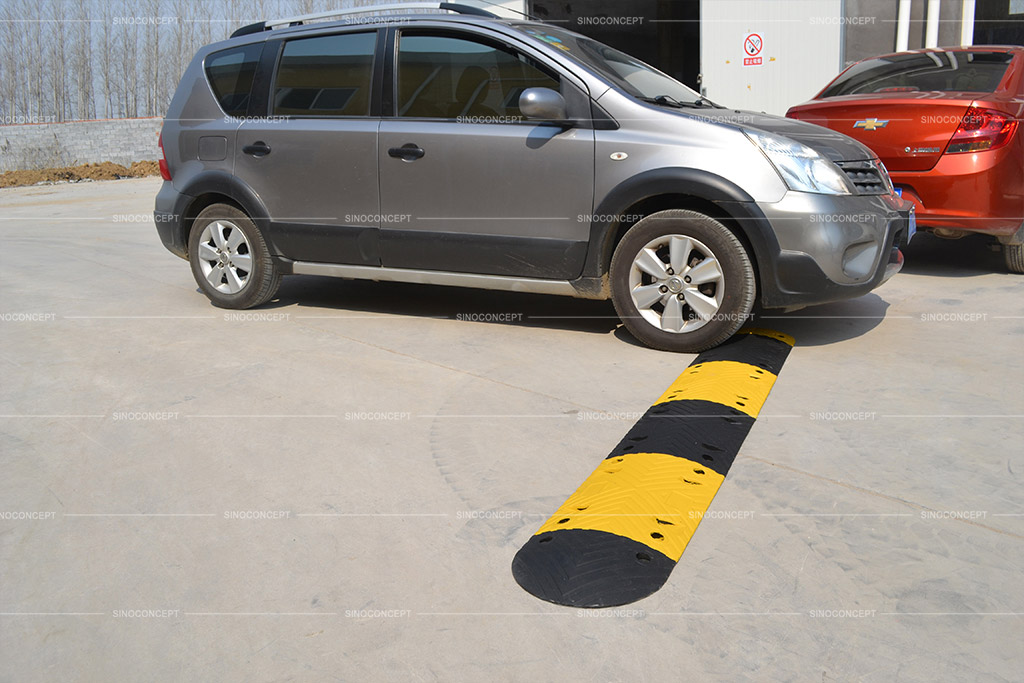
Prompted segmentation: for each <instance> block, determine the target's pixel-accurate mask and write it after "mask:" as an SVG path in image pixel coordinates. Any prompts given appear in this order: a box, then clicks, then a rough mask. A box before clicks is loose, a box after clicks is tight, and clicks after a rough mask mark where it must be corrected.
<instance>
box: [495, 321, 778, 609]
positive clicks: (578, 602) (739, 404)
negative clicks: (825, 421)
mask: <svg viewBox="0 0 1024 683" xmlns="http://www.w3.org/2000/svg"><path fill="white" fill-rule="evenodd" d="M792 347H793V338H792V337H790V336H788V335H785V334H782V333H780V332H775V331H772V330H761V329H746V330H742V331H741V333H740V334H738V335H737V336H736V337H734V338H733V339H732V340H730V341H729V342H727V343H726V344H723V345H722V346H719V347H717V348H714V349H711V350H710V351H705V352H704V353H702V354H700V355H699V356H697V358H696V359H695V360H694V361H693V363H691V364H690V366H689V367H688V368H687V369H686V371H684V372H683V374H681V375H680V376H679V378H678V379H677V380H676V381H675V382H673V383H672V385H671V386H670V387H669V388H668V390H667V391H666V392H665V393H664V394H662V396H661V398H659V399H658V400H657V401H656V402H655V403H654V405H652V406H651V407H650V409H649V410H648V411H647V412H646V413H644V416H643V417H641V418H640V420H639V421H638V422H637V423H636V424H635V425H634V426H633V428H632V429H630V430H629V432H628V433H627V434H626V436H625V437H624V438H623V439H622V441H620V442H619V444H618V445H617V446H616V447H615V448H614V449H613V450H612V452H611V454H610V455H609V456H608V457H607V458H605V459H604V460H603V461H602V462H601V464H600V466H598V468H597V469H596V470H594V472H593V473H592V474H591V475H590V476H589V477H588V478H587V479H586V481H584V482H583V484H582V485H580V487H579V488H578V489H577V490H576V492H575V493H573V494H572V495H571V496H570V497H569V499H568V500H567V501H565V503H564V504H563V505H562V506H561V507H559V508H558V511H557V512H556V513H555V514H554V515H552V516H551V518H550V519H548V521H547V522H545V523H544V524H543V526H541V528H540V529H539V530H538V531H537V533H536V534H534V535H533V537H531V538H530V540H529V541H528V542H527V543H526V545H524V546H523V547H522V548H521V549H520V550H519V552H518V553H516V557H515V559H514V560H513V561H512V575H513V576H514V577H515V579H516V582H518V583H519V585H520V586H522V587H523V588H524V589H525V590H526V591H528V592H530V593H532V594H533V595H535V596H537V597H538V598H541V599H542V600H547V601H549V602H553V603H557V604H559V605H570V606H573V607H613V606H616V605H624V604H627V603H630V602H634V601H636V600H639V599H640V598H644V597H647V596H648V595H650V594H651V593H654V592H655V591H656V590H658V589H659V588H661V586H662V585H664V583H665V581H666V580H667V579H668V577H669V574H671V573H672V568H673V567H675V565H676V562H678V560H679V558H680V557H681V556H682V554H683V551H684V550H685V549H686V545H687V544H688V543H689V542H690V538H692V537H693V534H694V532H695V531H696V530H697V525H698V524H700V520H701V519H702V518H703V516H704V512H705V511H706V510H707V509H708V507H709V506H710V505H711V500H712V499H713V498H714V497H715V493H717V492H718V487H719V486H721V485H722V482H723V481H725V475H726V473H728V471H729V467H730V466H732V462H733V460H735V458H736V454H737V453H738V452H739V449H740V446H742V445H743V440H744V439H745V438H746V436H747V433H748V432H749V431H750V428H751V426H753V424H754V420H755V418H756V417H757V416H758V414H759V413H760V411H761V407H762V406H763V405H764V402H765V400H766V399H767V398H768V393H769V392H770V391H771V388H772V386H773V385H774V384H775V380H776V378H777V377H778V374H779V371H780V370H781V369H782V365H783V363H785V361H786V357H787V356H788V355H789V352H790V350H791V349H792Z"/></svg>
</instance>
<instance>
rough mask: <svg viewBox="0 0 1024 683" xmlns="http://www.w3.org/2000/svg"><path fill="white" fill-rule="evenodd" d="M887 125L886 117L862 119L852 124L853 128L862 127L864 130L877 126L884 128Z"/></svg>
mask: <svg viewBox="0 0 1024 683" xmlns="http://www.w3.org/2000/svg"><path fill="white" fill-rule="evenodd" d="M888 125H889V120H888V119H883V120H881V121H879V120H878V119H863V120H861V121H858V122H857V123H855V124H853V127H854V128H863V129H864V130H875V129H877V128H885V127H886V126H888Z"/></svg>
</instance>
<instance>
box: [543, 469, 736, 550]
mask: <svg viewBox="0 0 1024 683" xmlns="http://www.w3.org/2000/svg"><path fill="white" fill-rule="evenodd" d="M724 480H725V477H723V476H722V475H721V474H718V473H717V472H715V471H714V470H711V469H709V468H707V467H702V466H701V465H700V464H699V463H695V462H693V461H691V460H687V459H685V458H679V457H676V456H672V455H665V454H664V453H632V454H630V455H624V456H622V457H619V458H609V459H607V460H605V461H603V462H602V463H601V466H600V467H598V468H597V469H596V470H594V472H593V474H591V475H590V476H589V477H587V479H586V481H584V482H583V484H581V485H580V487H579V488H578V489H576V492H575V493H573V494H572V496H570V497H569V500H567V501H565V503H564V504H563V505H562V507H560V508H558V512H556V513H555V514H554V516H553V517H551V519H549V520H548V521H547V522H545V523H544V526H542V527H541V528H540V530H539V531H538V532H537V535H539V534H544V533H547V532H549V531H561V530H565V529H591V530H594V531H606V532H608V533H610V534H616V535H618V536H625V537H627V538H631V539H633V540H634V541H637V542H639V543H643V544H644V545H646V546H648V547H650V548H653V549H655V550H657V551H658V552H660V553H662V554H664V555H667V556H668V557H669V558H671V559H672V560H673V561H678V560H679V558H680V557H681V556H682V554H683V550H685V549H686V544H687V543H689V542H690V537H691V536H693V532H694V531H696V530H697V525H698V524H700V520H701V518H702V517H703V516H704V511H705V510H707V509H708V506H709V505H711V499H712V498H714V497H715V493H717V492H718V487H719V486H721V485H722V482H723V481H724Z"/></svg>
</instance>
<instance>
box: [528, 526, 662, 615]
mask: <svg viewBox="0 0 1024 683" xmlns="http://www.w3.org/2000/svg"><path fill="white" fill-rule="evenodd" d="M675 566H676V563H675V561H674V560H672V559H669V558H668V557H666V556H665V555H663V554H662V553H660V552H658V551H657V550H654V549H653V548H650V547H648V546H646V545H643V544H642V543H637V542H636V541H634V540H632V539H630V538H626V537H624V536H617V535H616V534H610V533H607V532H605V531H593V530H589V529H588V530H584V529H572V530H567V531H552V532H548V533H543V534H537V535H536V536H533V537H532V538H531V539H530V540H529V541H528V542H527V543H526V545H524V546H523V547H522V548H520V550H519V552H518V553H516V557H515V559H514V560H513V561H512V576H513V577H515V580H516V582H517V583H518V584H519V585H520V586H522V587H523V588H524V589H525V590H526V591H528V592H529V593H532V594H533V595H535V596H537V597H538V598H540V599H541V600H547V601H548V602H553V603H555V604H558V605H568V606H570V607H616V606H618V605H625V604H628V603H631V602H635V601H637V600H640V599H641V598H645V597H647V596H648V595H650V594H651V593H654V592H655V591H657V590H658V589H659V588H661V587H662V586H663V585H664V584H665V581H667V580H668V577H669V575H670V574H671V573H672V568H673V567H675Z"/></svg>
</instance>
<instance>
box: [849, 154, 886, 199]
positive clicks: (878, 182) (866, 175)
mask: <svg viewBox="0 0 1024 683" xmlns="http://www.w3.org/2000/svg"><path fill="white" fill-rule="evenodd" d="M836 165H837V166H839V168H841V169H843V172H844V173H846V177H847V178H849V179H850V182H852V183H853V185H854V187H856V188H857V194H889V193H890V192H892V181H890V180H889V174H888V172H886V170H885V166H883V165H882V162H880V161H839V162H836Z"/></svg>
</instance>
